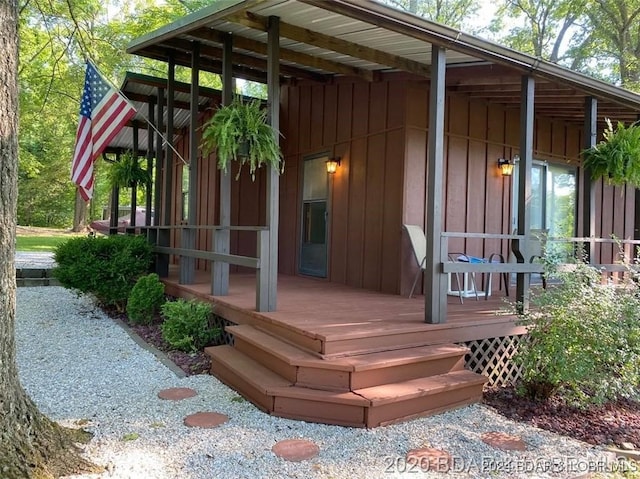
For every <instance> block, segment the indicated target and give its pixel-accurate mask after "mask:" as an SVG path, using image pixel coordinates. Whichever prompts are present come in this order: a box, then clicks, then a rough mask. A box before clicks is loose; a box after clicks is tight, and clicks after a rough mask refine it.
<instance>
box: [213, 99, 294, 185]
mask: <svg viewBox="0 0 640 479" xmlns="http://www.w3.org/2000/svg"><path fill="white" fill-rule="evenodd" d="M279 134H280V133H279V132H278V131H276V130H274V129H273V128H272V127H271V125H269V124H268V123H267V110H266V109H264V108H262V106H261V102H260V100H257V99H254V100H249V101H243V100H242V98H241V97H235V98H234V99H233V101H232V102H231V103H230V104H229V105H225V106H221V107H220V108H218V110H217V111H216V112H215V114H214V115H213V116H212V117H211V118H210V119H209V120H208V121H207V122H206V123H205V124H204V127H203V131H202V143H201V147H202V151H203V153H204V154H209V153H211V152H212V151H214V150H215V151H216V152H217V156H218V169H220V170H222V171H224V172H225V173H226V172H227V171H228V170H229V166H230V164H231V161H237V162H238V164H239V169H238V174H237V175H236V179H238V177H239V176H240V172H241V171H242V167H243V166H244V165H245V164H248V166H249V173H250V174H251V178H253V179H254V180H255V175H256V170H257V169H258V168H260V167H261V166H262V165H269V166H271V167H272V168H274V169H275V170H276V171H278V172H281V171H282V169H283V166H284V163H283V160H282V152H281V151H280V146H279V145H278V141H277V138H278V136H279Z"/></svg>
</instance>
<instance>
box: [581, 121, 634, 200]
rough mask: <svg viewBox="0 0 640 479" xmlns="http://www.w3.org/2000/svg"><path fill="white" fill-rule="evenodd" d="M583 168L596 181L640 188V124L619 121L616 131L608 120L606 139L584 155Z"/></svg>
mask: <svg viewBox="0 0 640 479" xmlns="http://www.w3.org/2000/svg"><path fill="white" fill-rule="evenodd" d="M582 155H583V158H584V167H585V169H588V170H590V171H591V176H592V178H593V179H598V178H604V179H605V181H607V183H609V184H611V185H616V186H622V185H625V184H626V185H630V186H633V187H634V188H638V187H640V125H639V124H638V123H637V122H636V123H633V124H631V125H629V126H628V127H625V126H624V123H622V122H618V125H617V127H616V128H615V129H614V128H613V125H612V123H611V121H610V120H609V119H607V128H606V129H605V130H604V139H603V140H602V141H601V142H600V143H598V144H597V145H595V146H593V147H591V148H589V149H587V150H584V151H583V152H582Z"/></svg>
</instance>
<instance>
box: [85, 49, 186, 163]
mask: <svg viewBox="0 0 640 479" xmlns="http://www.w3.org/2000/svg"><path fill="white" fill-rule="evenodd" d="M87 63H91V64H92V65H93V68H95V69H96V71H98V72H99V71H100V70H98V67H96V66H95V64H94V63H93V62H92V61H91V60H87ZM100 76H101V77H102V78H103V79H104V80H105V81H106V82H107V83H109V85H111V87H112V88H113V89H114V90H115V91H117V92H118V95H120V96H121V97H122V98H124V99H125V100H126V101H128V102H129V103H131V100H130V99H129V98H127V96H126V95H125V94H124V93H122V91H121V90H120V88H118V87H117V86H115V85H114V84H113V82H112V81H111V79H109V78H105V76H104V75H100ZM138 113H140V112H139V111H137V110H136V114H138ZM140 116H142V118H143V119H144V121H146V122H147V124H148V125H149V126H150V127H151V128H153V129H154V130H155V132H156V133H157V134H158V135H160V138H162V140H163V145H169V148H171V150H173V152H174V153H175V154H176V156H177V157H178V158H180V161H182V163H184V164H185V165H186V166H187V168H189V169H191V165H190V164H189V163H188V162H187V160H185V159H184V158H183V157H182V155H181V154H180V153H178V150H176V149H175V148H174V146H173V145H172V144H171V142H170V141H169V140H168V139H167V137H166V136H165V135H164V134H163V133H162V132H161V131H160V130H158V128H156V126H155V125H154V124H153V123H151V121H149V118H147V117H146V116H144V115H143V114H142V113H140Z"/></svg>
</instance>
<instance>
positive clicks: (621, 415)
mask: <svg viewBox="0 0 640 479" xmlns="http://www.w3.org/2000/svg"><path fill="white" fill-rule="evenodd" d="M484 403H485V404H487V405H488V406H491V407H493V408H495V409H496V411H498V412H499V413H500V414H501V415H503V416H505V417H507V418H509V419H513V420H515V421H520V422H526V423H529V424H532V425H534V426H537V427H539V428H541V429H546V430H547V431H552V432H555V433H558V434H562V435H563V436H568V437H572V438H574V439H578V440H580V441H584V442H587V443H589V444H594V445H602V446H616V447H620V446H621V445H622V443H631V444H633V445H634V446H635V448H636V449H640V403H637V402H634V401H628V400H621V401H618V402H617V403H612V404H606V405H603V406H593V407H591V408H590V409H588V410H585V411H583V410H579V409H576V408H573V407H569V406H567V405H565V404H562V403H561V402H560V401H559V400H557V399H552V400H550V401H548V402H546V403H538V402H534V401H531V400H529V399H527V398H525V397H522V396H518V395H517V394H516V393H515V390H514V389H513V388H495V389H491V390H489V391H486V392H485V394H484Z"/></svg>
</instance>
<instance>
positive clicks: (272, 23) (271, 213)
mask: <svg viewBox="0 0 640 479" xmlns="http://www.w3.org/2000/svg"><path fill="white" fill-rule="evenodd" d="M267 91H268V103H269V123H270V124H271V126H272V127H273V129H274V130H275V131H276V132H278V131H280V19H279V18H278V17H275V16H270V17H269V27H268V31H267ZM276 135H277V133H276ZM276 141H278V142H279V141H280V139H279V138H276ZM266 205H267V215H266V218H267V228H268V229H269V254H268V258H260V263H261V267H262V266H263V264H264V262H265V261H266V266H267V267H268V271H269V274H268V293H267V305H266V310H267V311H275V310H276V307H277V300H278V227H279V208H280V172H279V171H278V170H277V169H274V168H272V167H269V169H268V171H267V202H266Z"/></svg>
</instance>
